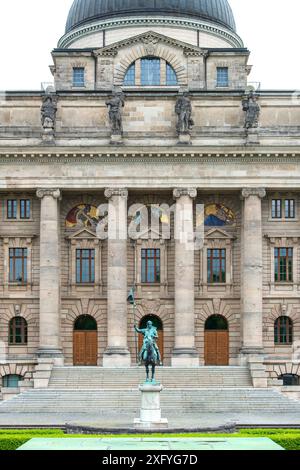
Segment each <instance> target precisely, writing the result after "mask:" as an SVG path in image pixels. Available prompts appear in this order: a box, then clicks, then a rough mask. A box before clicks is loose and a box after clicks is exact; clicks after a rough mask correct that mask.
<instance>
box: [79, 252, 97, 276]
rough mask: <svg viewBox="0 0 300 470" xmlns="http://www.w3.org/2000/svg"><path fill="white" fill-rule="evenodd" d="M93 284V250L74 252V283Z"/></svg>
mask: <svg viewBox="0 0 300 470" xmlns="http://www.w3.org/2000/svg"><path fill="white" fill-rule="evenodd" d="M94 282H95V250H76V283H77V284H93V283H94Z"/></svg>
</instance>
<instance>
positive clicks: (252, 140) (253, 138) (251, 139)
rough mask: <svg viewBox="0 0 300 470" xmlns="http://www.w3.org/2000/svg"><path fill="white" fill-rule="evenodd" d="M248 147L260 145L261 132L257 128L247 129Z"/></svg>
mask: <svg viewBox="0 0 300 470" xmlns="http://www.w3.org/2000/svg"><path fill="white" fill-rule="evenodd" d="M246 145H260V140H259V131H258V129H257V128H254V129H247V134H246Z"/></svg>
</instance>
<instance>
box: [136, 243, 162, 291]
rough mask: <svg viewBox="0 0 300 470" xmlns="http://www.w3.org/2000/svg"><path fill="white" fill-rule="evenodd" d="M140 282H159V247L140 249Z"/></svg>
mask: <svg viewBox="0 0 300 470" xmlns="http://www.w3.org/2000/svg"><path fill="white" fill-rule="evenodd" d="M141 260H142V267H141V271H142V283H143V284H155V283H160V249H151V248H150V249H149V248H146V249H144V248H143V249H142V252H141Z"/></svg>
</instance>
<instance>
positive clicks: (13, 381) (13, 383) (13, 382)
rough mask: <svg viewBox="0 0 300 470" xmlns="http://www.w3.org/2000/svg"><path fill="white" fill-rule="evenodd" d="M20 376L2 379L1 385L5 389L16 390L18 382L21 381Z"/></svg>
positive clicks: (7, 376)
mask: <svg viewBox="0 0 300 470" xmlns="http://www.w3.org/2000/svg"><path fill="white" fill-rule="evenodd" d="M22 378H23V377H22V376H21V375H17V374H9V375H5V376H4V377H2V385H3V387H5V388H18V386H19V382H20V381H21V380H22Z"/></svg>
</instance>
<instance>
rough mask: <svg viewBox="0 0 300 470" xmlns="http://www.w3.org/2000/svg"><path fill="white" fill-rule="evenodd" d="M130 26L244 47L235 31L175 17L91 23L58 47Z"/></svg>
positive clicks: (75, 32) (77, 30)
mask: <svg viewBox="0 0 300 470" xmlns="http://www.w3.org/2000/svg"><path fill="white" fill-rule="evenodd" d="M130 26H132V27H134V26H174V27H177V28H185V29H195V30H198V31H203V32H206V33H209V34H213V35H215V36H218V37H220V38H223V39H226V40H228V41H229V42H230V44H231V45H232V47H243V42H242V40H241V38H240V37H239V36H238V35H237V34H236V33H234V32H233V31H230V30H227V29H225V28H222V27H221V26H218V25H216V24H213V23H206V22H204V21H203V22H202V21H197V20H192V19H188V18H175V17H144V18H142V17H139V18H137V17H127V18H116V19H111V20H105V21H98V22H94V23H90V24H87V25H85V26H82V27H79V28H77V29H75V30H73V31H70V32H69V33H67V34H65V35H64V36H63V37H62V38H61V39H60V40H59V42H58V47H60V48H67V47H69V46H70V45H71V44H72V42H74V41H75V40H77V39H79V38H81V37H82V36H87V35H91V34H94V33H97V32H99V31H103V30H107V29H113V28H118V27H119V28H122V27H123V28H124V27H130Z"/></svg>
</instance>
